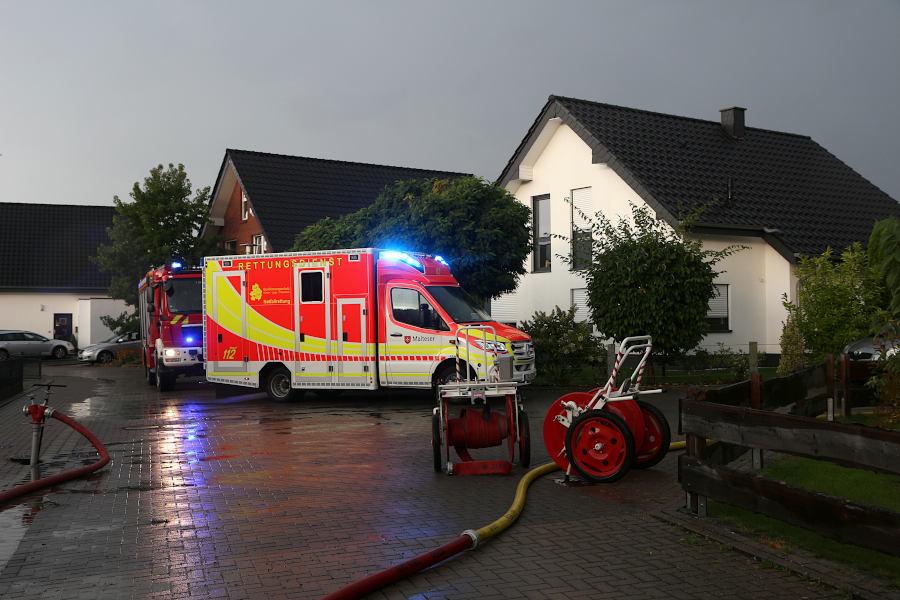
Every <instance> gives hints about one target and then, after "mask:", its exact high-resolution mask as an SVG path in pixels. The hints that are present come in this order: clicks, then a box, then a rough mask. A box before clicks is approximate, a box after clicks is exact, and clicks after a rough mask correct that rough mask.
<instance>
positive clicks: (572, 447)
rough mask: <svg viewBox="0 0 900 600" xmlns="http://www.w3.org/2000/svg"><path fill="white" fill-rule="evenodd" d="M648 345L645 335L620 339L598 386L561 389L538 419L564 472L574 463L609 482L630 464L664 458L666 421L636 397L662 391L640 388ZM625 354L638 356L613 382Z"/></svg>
mask: <svg viewBox="0 0 900 600" xmlns="http://www.w3.org/2000/svg"><path fill="white" fill-rule="evenodd" d="M652 349H653V342H652V339H651V337H650V336H633V337H627V338H625V339H624V340H622V343H621V344H620V346H619V351H618V353H617V354H616V361H615V365H614V366H613V369H612V373H610V376H609V379H608V380H607V382H606V384H605V385H604V386H603V387H601V388H595V389H593V390H591V391H589V392H571V393H569V394H565V395H564V396H562V397H560V398H559V399H557V400H556V402H554V403H553V404H552V405H551V406H550V409H549V410H548V411H547V415H546V417H545V418H544V428H543V433H544V444H545V445H546V447H547V452H549V453H550V457H551V458H552V459H553V460H554V462H556V464H557V465H559V467H560V468H561V469H562V470H563V471H565V473H566V475H567V476H568V475H570V474H571V471H572V469H573V468H574V470H575V472H576V473H577V474H578V475H579V476H581V477H582V478H583V479H584V480H585V481H589V482H593V483H610V482H613V481H616V480H618V479H620V478H621V477H622V476H624V475H625V473H627V472H628V470H629V469H631V468H638V469H646V468H649V467H652V466H653V465H655V464H657V463H659V461H661V460H662V459H663V458H664V457H665V455H666V452H667V451H668V449H669V442H670V440H671V431H670V430H669V423H668V421H667V420H666V417H665V415H663V413H662V411H660V410H659V409H658V408H656V407H655V406H653V405H652V404H649V403H647V402H644V401H643V400H641V399H640V396H642V395H645V394H658V393H660V392H661V391H662V390H659V389H656V390H641V389H640V387H641V378H642V376H643V374H644V367H645V366H646V363H647V360H648V358H649V357H650V352H651V351H652ZM629 356H637V357H639V359H638V363H637V365H636V366H635V368H634V370H633V372H632V373H631V375H630V376H629V377H627V378H626V379H625V380H624V381H623V382H622V384H621V385H619V386H617V384H616V378H617V377H618V375H619V372H620V371H621V370H622V366H623V365H624V363H625V361H626V359H627V358H628V357H629Z"/></svg>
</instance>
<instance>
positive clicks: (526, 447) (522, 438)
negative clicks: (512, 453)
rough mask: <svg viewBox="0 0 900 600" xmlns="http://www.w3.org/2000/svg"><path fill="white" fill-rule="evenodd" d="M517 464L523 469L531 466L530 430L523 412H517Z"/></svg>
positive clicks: (526, 414) (525, 414) (526, 416)
mask: <svg viewBox="0 0 900 600" xmlns="http://www.w3.org/2000/svg"><path fill="white" fill-rule="evenodd" d="M519 464H520V465H522V467H523V468H525V469H527V468H528V467H530V466H531V430H529V429H528V413H526V412H525V411H524V410H520V411H519Z"/></svg>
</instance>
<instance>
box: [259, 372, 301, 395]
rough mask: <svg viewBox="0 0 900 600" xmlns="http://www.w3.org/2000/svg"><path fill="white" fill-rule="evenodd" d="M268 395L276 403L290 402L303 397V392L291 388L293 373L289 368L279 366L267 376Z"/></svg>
mask: <svg viewBox="0 0 900 600" xmlns="http://www.w3.org/2000/svg"><path fill="white" fill-rule="evenodd" d="M266 395H267V396H269V399H270V400H273V401H275V402H288V401H291V400H299V399H300V398H302V397H303V390H295V389H293V388H292V387H291V372H290V371H288V369H287V367H284V366H277V367H275V368H273V369H272V370H271V371H269V373H268V375H266Z"/></svg>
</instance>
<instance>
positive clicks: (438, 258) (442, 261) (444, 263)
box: [434, 256, 450, 267]
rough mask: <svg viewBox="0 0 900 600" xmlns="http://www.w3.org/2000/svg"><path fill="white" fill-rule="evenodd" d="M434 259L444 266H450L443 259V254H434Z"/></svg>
mask: <svg viewBox="0 0 900 600" xmlns="http://www.w3.org/2000/svg"><path fill="white" fill-rule="evenodd" d="M434 260H436V261H438V262H439V263H441V264H442V265H444V266H445V267H449V266H450V263H448V262H447V261H446V260H444V257H443V256H435V257H434Z"/></svg>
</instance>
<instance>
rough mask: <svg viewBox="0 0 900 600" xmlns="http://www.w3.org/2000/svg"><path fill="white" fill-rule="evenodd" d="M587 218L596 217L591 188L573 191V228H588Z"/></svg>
mask: <svg viewBox="0 0 900 600" xmlns="http://www.w3.org/2000/svg"><path fill="white" fill-rule="evenodd" d="M582 213H583V214H584V215H585V216H587V217H593V216H594V209H593V205H592V203H591V188H589V187H586V188H579V189H577V190H572V227H573V228H574V227H579V228H586V227H588V223H589V222H588V219H586V218H585V217H584V216H582Z"/></svg>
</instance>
